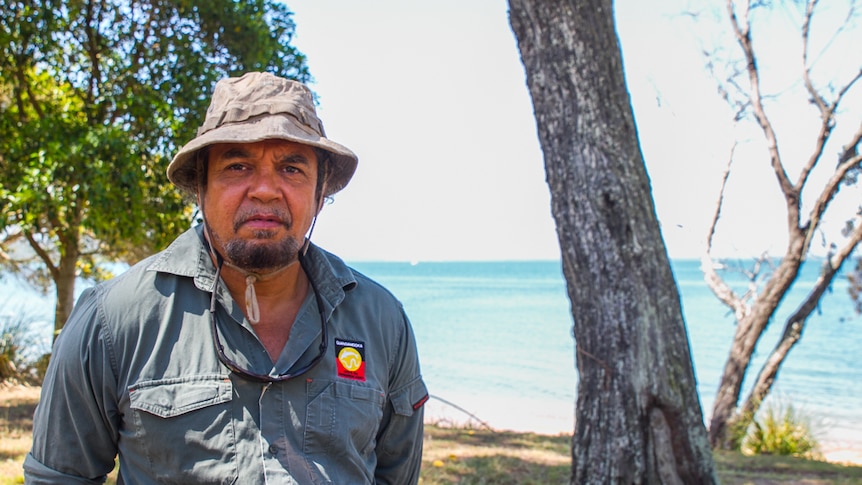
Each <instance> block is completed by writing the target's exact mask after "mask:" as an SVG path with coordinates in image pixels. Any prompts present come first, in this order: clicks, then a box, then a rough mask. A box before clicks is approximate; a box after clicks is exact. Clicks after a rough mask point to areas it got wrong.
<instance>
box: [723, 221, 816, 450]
mask: <svg viewBox="0 0 862 485" xmlns="http://www.w3.org/2000/svg"><path fill="white" fill-rule="evenodd" d="M803 242H804V241H803V239H802V238H801V237H797V238H796V239H793V240H791V243H790V245H789V246H788V252H787V254H786V255H785V256H784V258H783V259H782V261H781V264H780V265H779V266H778V268H776V270H775V273H773V275H772V277H770V278H769V281H768V282H767V284H766V286H765V287H764V288H763V291H762V292H761V294H760V295H759V296H758V298H757V301H756V302H755V304H754V305H752V307H751V309H750V311H749V312H748V313H747V314H745V315H744V316H743V317H742V318H740V319H739V320H738V321H737V323H736V331H735V333H734V336H733V342H732V343H731V346H730V352H729V353H728V357H727V361H726V362H725V364H724V372H723V373H722V375H721V381H720V382H719V385H718V391H717V392H716V394H715V401H714V402H713V406H712V416H711V418H710V422H709V442H710V446H712V447H713V448H722V449H735V448H736V444H737V443H736V439H737V438H738V437H736V436H733V433H731V432H730V431H731V430H730V427H729V426H730V423H731V421H732V419H733V417H734V415H735V414H736V406H737V403H739V396H740V393H741V392H742V383H743V380H744V379H745V374H746V372H747V371H748V366H749V365H750V364H751V358H752V356H753V355H754V351H755V349H756V348H757V343H758V341H759V340H760V337H761V336H762V335H763V333H764V331H765V330H766V326H767V325H768V324H769V322H770V320H771V319H772V315H773V314H774V313H775V310H776V309H777V308H778V305H779V304H780V303H781V300H782V299H783V298H784V296H785V295H786V293H787V290H788V289H789V288H790V285H792V284H793V282H794V281H795V280H796V276H797V275H798V274H799V268H800V266H801V265H802V255H803V254H804V253H805V251H804V248H805V246H804V244H803Z"/></svg>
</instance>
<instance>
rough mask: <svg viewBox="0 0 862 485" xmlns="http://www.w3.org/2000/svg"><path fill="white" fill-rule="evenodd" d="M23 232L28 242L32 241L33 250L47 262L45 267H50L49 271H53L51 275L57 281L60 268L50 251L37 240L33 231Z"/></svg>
mask: <svg viewBox="0 0 862 485" xmlns="http://www.w3.org/2000/svg"><path fill="white" fill-rule="evenodd" d="M22 232H23V233H24V237H25V238H27V242H28V243H30V247H31V248H33V251H35V252H36V254H37V255H38V256H39V258H40V259H42V261H43V262H44V263H45V267H46V268H48V271H49V272H50V273H51V277H52V278H53V279H54V281H57V280H58V279H59V278H60V269H59V268H58V267H57V266H56V265H55V264H54V262H53V261H52V260H51V255H50V254H48V252H47V251H45V249H44V248H43V247H42V246H41V245H40V244H39V243H38V242H37V241H36V239H35V238H34V237H33V233H31V232H30V231H28V230H24V231H22Z"/></svg>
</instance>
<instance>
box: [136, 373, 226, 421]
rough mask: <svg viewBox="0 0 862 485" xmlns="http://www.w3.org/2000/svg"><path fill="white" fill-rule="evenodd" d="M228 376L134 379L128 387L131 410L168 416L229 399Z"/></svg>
mask: <svg viewBox="0 0 862 485" xmlns="http://www.w3.org/2000/svg"><path fill="white" fill-rule="evenodd" d="M232 390H233V386H232V385H231V382H230V379H228V378H226V377H224V376H220V375H212V376H194V377H181V378H174V379H159V380H154V381H142V382H138V383H137V384H135V385H134V386H132V387H130V388H129V399H130V401H131V403H130V404H131V407H132V409H137V410H139V411H144V412H147V413H150V414H154V415H156V416H159V417H161V418H171V417H174V416H179V415H181V414H184V413H187V412H190V411H195V410H197V409H201V408H204V407H207V406H212V405H214V404H221V403H224V402H228V401H230V400H231V396H232Z"/></svg>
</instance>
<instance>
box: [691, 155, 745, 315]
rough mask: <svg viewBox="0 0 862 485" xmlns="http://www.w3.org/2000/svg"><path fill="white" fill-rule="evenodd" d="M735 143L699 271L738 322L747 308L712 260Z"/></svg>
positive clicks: (725, 171)
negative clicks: (716, 230)
mask: <svg viewBox="0 0 862 485" xmlns="http://www.w3.org/2000/svg"><path fill="white" fill-rule="evenodd" d="M736 146H737V143H734V144H733V146H732V147H731V148H730V156H729V157H728V160H727V168H725V170H724V174H723V175H722V179H721V189H720V191H719V196H718V202H717V203H716V205H715V213H714V214H713V217H712V223H711V224H710V226H709V233H708V235H707V238H706V250H705V251H704V254H703V256H702V257H701V270H702V271H703V276H704V280H706V284H707V285H708V286H709V288H710V289H711V290H712V292H713V293H714V294H715V296H716V297H717V298H718V299H719V300H721V301H722V302H723V303H724V304H725V305H727V306H728V307H729V308H730V309H731V310H733V313H734V315H735V316H736V319H737V320H739V319H740V318H742V317H743V316H745V314H746V313H748V307H747V306H746V305H745V302H744V298H742V297H740V296H739V295H737V294H736V293H735V292H734V291H733V289H731V288H730V286H729V285H728V284H727V283H726V282H725V281H724V279H722V278H721V276H719V275H718V272H717V271H716V265H715V261H714V260H713V258H712V241H713V238H714V236H715V228H716V226H717V225H718V221H719V219H720V218H721V208H722V206H723V205H724V194H725V190H726V189H727V180H728V178H729V177H730V168H731V166H732V165H733V160H734V153H735V151H736Z"/></svg>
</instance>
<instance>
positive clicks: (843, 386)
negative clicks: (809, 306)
mask: <svg viewBox="0 0 862 485" xmlns="http://www.w3.org/2000/svg"><path fill="white" fill-rule="evenodd" d="M354 267H356V269H358V270H359V271H362V272H363V273H365V274H366V275H368V276H370V277H372V278H374V279H376V280H377V281H379V282H380V283H382V284H384V285H385V286H387V287H388V288H389V289H390V290H391V291H392V292H393V293H395V294H396V295H397V296H398V298H399V299H400V300H401V301H402V302H403V303H404V306H405V309H406V311H407V314H408V315H409V317H410V320H411V322H412V324H413V327H414V330H415V333H416V340H417V345H418V346H419V352H420V358H421V361H422V369H423V375H424V377H425V380H426V384H427V385H428V387H429V390H430V392H431V394H432V395H433V396H434V397H435V398H436V399H432V401H431V402H430V403H429V405H428V410H427V411H426V412H427V414H428V415H429V418H430V419H431V420H436V421H440V422H444V423H446V422H453V423H456V424H465V423H472V424H474V425H482V424H487V425H489V426H491V427H493V428H501V429H513V430H519V431H537V432H544V433H557V432H571V430H572V429H573V427H574V402H575V393H576V388H577V373H576V370H575V357H574V338H573V336H572V317H571V312H570V304H569V300H568V297H567V295H566V289H565V280H564V278H563V275H562V271H561V266H560V263H559V262H557V261H544V262H427V263H426V262H421V263H419V264H409V263H356V264H354ZM672 267H673V271H674V276H675V278H676V281H677V285H678V287H679V290H680V295H681V299H682V305H683V314H684V317H685V321H686V327H687V331H688V336H689V341H690V345H691V351H692V359H693V361H694V368H695V375H696V378H697V391H698V395H699V397H700V400H701V405H702V407H703V412H704V414H705V416H707V417H708V416H709V414H710V411H711V407H712V403H713V400H714V397H715V393H716V390H717V388H718V383H719V379H720V377H721V373H722V370H723V367H724V362H725V359H726V357H727V354H728V351H729V349H730V342H731V339H732V337H733V331H734V321H733V317H732V315H731V314H730V313H729V312H728V310H727V308H726V307H724V306H723V305H722V304H721V303H720V302H719V301H718V300H717V299H716V298H715V296H714V295H713V294H712V292H711V291H710V290H709V288H708V287H707V286H706V283H705V282H704V280H703V275H702V273H701V271H700V263H699V261H696V260H674V261H673V262H672ZM818 271H819V268H818V263H817V262H812V263H808V264H806V265H805V267H804V268H803V271H802V275H801V277H800V278H799V280H798V281H797V283H796V284H795V285H794V287H793V288H792V289H791V292H790V294H789V296H788V297H787V298H786V299H785V304H784V305H782V307H780V308H779V311H778V313H777V314H776V317H775V319H774V321H773V323H772V324H771V325H770V328H769V329H768V331H767V333H766V334H765V335H764V336H763V338H762V339H761V344H760V350H759V351H758V352H757V353H756V354H755V356H754V359H753V362H752V366H751V370H750V371H749V373H750V375H749V376H748V378H747V380H746V384H745V385H744V388H745V389H746V390H747V389H749V388H750V386H751V383H752V382H753V380H754V378H755V374H756V372H757V371H758V370H759V369H760V365H761V364H762V362H763V361H764V360H765V359H766V356H767V355H768V353H769V352H770V351H771V350H772V347H774V345H775V343H776V342H777V339H778V337H779V336H780V335H781V332H782V330H783V324H784V318H785V317H786V316H787V315H789V314H790V313H791V312H792V311H793V310H794V309H795V305H796V302H797V301H798V300H799V298H800V296H801V295H804V294H805V291H804V290H805V288H806V286H810V284H811V283H812V282H813V281H814V279H815V278H816V277H817V274H818ZM722 273H724V274H725V275H726V277H727V280H728V281H729V282H731V283H732V284H734V285H735V286H736V287H737V288H740V287H742V288H744V285H745V284H746V283H747V282H746V280H745V279H744V278H743V277H742V276H741V273H739V272H737V271H735V270H734V269H733V268H731V267H728V268H727V269H725V270H724V271H722ZM740 285H742V286H740ZM847 286H848V284H847V280H846V278H844V277H843V276H842V277H839V278H838V279H837V281H836V282H835V283H834V284H833V288H832V291H831V292H830V293H828V294H826V295H825V296H824V298H823V300H822V302H821V305H820V308H818V310H817V312H815V314H814V315H812V317H811V318H810V319H809V322H808V324H807V326H806V329H805V331H804V334H803V337H802V339H801V340H800V341H799V343H797V345H796V346H795V347H794V348H793V350H792V351H791V353H790V355H789V356H788V358H787V359H786V360H785V363H784V365H783V367H782V370H781V371H780V373H779V377H778V379H777V380H776V384H775V386H774V388H773V392H772V395H771V397H770V398H769V399H770V400H771V401H773V403H772V404H771V405H772V406H787V405H792V406H793V408H794V409H795V410H796V411H797V412H799V413H800V414H803V415H806V416H809V417H810V418H811V420H812V423H811V424H812V427H813V428H814V429H815V430H816V432H817V433H818V436H819V437H820V439H821V441H824V442H829V443H828V444H829V445H830V446H831V447H833V448H834V447H845V448H852V449H855V450H859V449H862V386H860V385H859V384H860V382H862V366H860V364H859V362H858V360H859V357H860V356H862V351H860V349H862V336H860V330H862V317H860V316H859V315H857V314H856V312H855V310H854V306H853V304H852V302H851V301H850V297H849V295H848V292H847ZM769 405H770V402H769V401H767V403H766V404H765V406H769Z"/></svg>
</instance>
